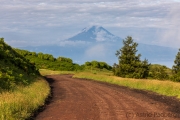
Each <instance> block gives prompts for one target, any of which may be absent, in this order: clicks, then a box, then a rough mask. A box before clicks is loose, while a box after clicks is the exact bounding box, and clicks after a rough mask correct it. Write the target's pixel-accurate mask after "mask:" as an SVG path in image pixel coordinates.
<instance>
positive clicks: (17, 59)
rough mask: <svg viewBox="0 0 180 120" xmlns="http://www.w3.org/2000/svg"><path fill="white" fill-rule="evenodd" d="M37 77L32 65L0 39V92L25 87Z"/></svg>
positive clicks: (37, 73) (37, 72) (36, 71)
mask: <svg viewBox="0 0 180 120" xmlns="http://www.w3.org/2000/svg"><path fill="white" fill-rule="evenodd" d="M37 75H39V71H38V70H37V69H36V67H35V66H34V64H32V63H30V62H29V60H27V59H25V58H24V57H23V56H22V55H20V54H18V53H17V52H16V51H15V50H14V49H13V48H12V47H11V46H9V45H8V44H6V43H5V42H4V39H3V38H0V91H1V90H2V89H11V88H14V87H15V86H16V85H17V84H22V85H27V84H30V83H31V82H32V81H33V79H31V78H34V77H36V76H37Z"/></svg>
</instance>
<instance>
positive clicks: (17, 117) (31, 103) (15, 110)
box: [0, 78, 50, 120]
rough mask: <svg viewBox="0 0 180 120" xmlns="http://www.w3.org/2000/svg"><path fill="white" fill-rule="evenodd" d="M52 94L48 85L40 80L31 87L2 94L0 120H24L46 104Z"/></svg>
mask: <svg viewBox="0 0 180 120" xmlns="http://www.w3.org/2000/svg"><path fill="white" fill-rule="evenodd" d="M49 94H50V87H49V85H48V83H47V82H46V81H45V80H44V79H43V78H39V79H38V80H36V81H35V82H34V83H32V84H31V85H29V86H26V87H23V86H19V87H17V89H16V90H14V91H11V92H2V93H1V94H0V120H24V119H27V118H29V117H30V116H31V114H32V113H33V112H34V111H35V110H36V109H38V107H39V106H42V105H43V104H44V103H45V99H46V98H47V97H48V95H49Z"/></svg>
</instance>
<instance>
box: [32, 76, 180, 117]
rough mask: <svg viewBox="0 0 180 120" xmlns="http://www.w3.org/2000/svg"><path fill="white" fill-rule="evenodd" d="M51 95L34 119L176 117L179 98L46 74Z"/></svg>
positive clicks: (178, 112) (178, 111)
mask: <svg viewBox="0 0 180 120" xmlns="http://www.w3.org/2000/svg"><path fill="white" fill-rule="evenodd" d="M46 78H47V80H48V81H49V82H51V86H52V92H53V98H52V100H51V103H50V104H49V105H47V106H46V109H45V110H44V111H43V112H41V113H39V114H38V116H37V117H36V118H35V119H36V120H179V119H180V102H179V101H178V100H176V99H175V98H173V97H165V96H161V95H157V94H155V93H152V92H147V91H140V90H134V89H129V88H126V87H121V86H116V85H110V84H107V83H100V82H95V81H90V80H83V79H73V78H72V76H71V75H52V76H47V77H46Z"/></svg>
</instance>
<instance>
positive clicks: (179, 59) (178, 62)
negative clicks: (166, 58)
mask: <svg viewBox="0 0 180 120" xmlns="http://www.w3.org/2000/svg"><path fill="white" fill-rule="evenodd" d="M174 64H175V65H173V67H172V70H173V72H174V73H175V74H177V73H178V72H180V49H179V52H178V53H177V55H176V58H175V60H174Z"/></svg>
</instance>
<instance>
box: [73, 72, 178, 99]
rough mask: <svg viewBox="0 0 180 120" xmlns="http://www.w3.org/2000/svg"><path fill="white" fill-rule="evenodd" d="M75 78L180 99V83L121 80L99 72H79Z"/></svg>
mask: <svg viewBox="0 0 180 120" xmlns="http://www.w3.org/2000/svg"><path fill="white" fill-rule="evenodd" d="M73 77H74V78H86V79H92V80H96V81H102V82H107V83H111V84H117V85H120V86H126V87H129V88H134V89H141V90H148V91H153V92H156V93H159V94H161V95H166V96H176V97H177V98H180V83H178V82H172V81H168V80H164V81H160V80H149V79H130V78H120V77H116V76H113V75H112V74H109V73H107V72H104V73H103V72H97V73H96V74H94V73H93V72H79V73H76V74H75V75H74V76H73Z"/></svg>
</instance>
